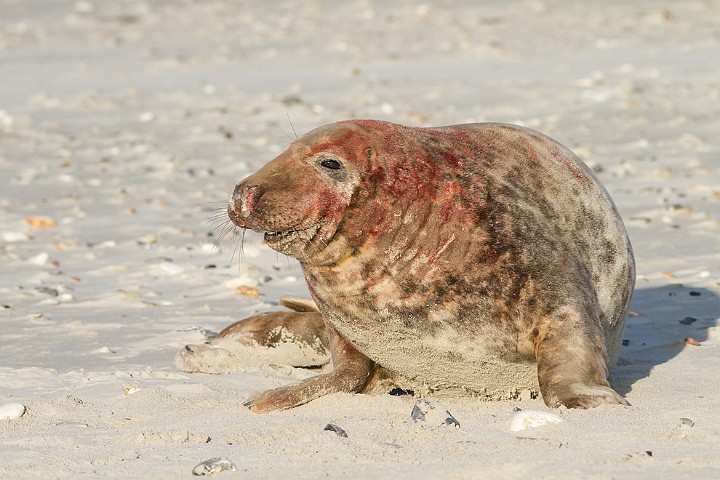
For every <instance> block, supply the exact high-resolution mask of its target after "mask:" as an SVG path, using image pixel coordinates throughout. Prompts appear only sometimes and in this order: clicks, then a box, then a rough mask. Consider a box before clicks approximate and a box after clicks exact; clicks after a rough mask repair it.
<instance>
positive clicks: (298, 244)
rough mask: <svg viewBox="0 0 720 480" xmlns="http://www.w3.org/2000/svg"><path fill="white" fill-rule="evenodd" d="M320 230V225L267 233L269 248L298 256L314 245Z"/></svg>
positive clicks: (266, 239)
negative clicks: (313, 242)
mask: <svg viewBox="0 0 720 480" xmlns="http://www.w3.org/2000/svg"><path fill="white" fill-rule="evenodd" d="M319 230H320V224H316V225H313V226H311V227H308V228H302V229H298V228H290V229H287V230H283V231H281V232H265V236H264V240H265V243H266V244H267V246H268V247H270V248H272V249H273V250H276V251H278V252H280V253H284V254H286V255H290V256H298V255H300V254H301V253H302V252H304V251H305V249H306V248H307V247H308V245H309V244H310V243H312V241H313V239H314V238H315V235H317V233H318V231H319Z"/></svg>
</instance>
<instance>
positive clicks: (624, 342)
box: [622, 339, 630, 347]
mask: <svg viewBox="0 0 720 480" xmlns="http://www.w3.org/2000/svg"><path fill="white" fill-rule="evenodd" d="M622 345H623V347H627V346H628V345H630V340H627V339H625V340H623V341H622Z"/></svg>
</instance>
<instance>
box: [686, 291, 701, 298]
mask: <svg viewBox="0 0 720 480" xmlns="http://www.w3.org/2000/svg"><path fill="white" fill-rule="evenodd" d="M688 293H689V294H690V296H691V297H699V296H700V295H702V292H698V291H697V290H690V291H689V292H688Z"/></svg>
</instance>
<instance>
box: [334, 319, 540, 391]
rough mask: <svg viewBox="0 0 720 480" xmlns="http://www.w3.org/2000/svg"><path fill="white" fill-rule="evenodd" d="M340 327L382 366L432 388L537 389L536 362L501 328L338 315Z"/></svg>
mask: <svg viewBox="0 0 720 480" xmlns="http://www.w3.org/2000/svg"><path fill="white" fill-rule="evenodd" d="M333 320H334V321H331V323H333V325H334V326H335V328H336V329H337V330H338V331H339V332H340V333H341V335H343V337H345V338H346V339H347V340H348V341H349V342H350V343H352V344H353V345H354V346H355V347H357V348H358V349H359V350H360V351H361V352H363V353H364V354H365V355H366V356H367V357H369V358H370V359H372V360H373V361H375V362H376V363H378V364H379V365H381V366H382V367H384V368H386V369H388V370H391V371H393V372H396V373H398V374H400V375H402V376H403V377H405V378H407V379H409V380H410V381H412V382H413V384H414V385H416V386H417V385H419V386H420V388H424V389H425V390H428V391H443V390H449V391H457V390H462V391H463V392H465V393H475V394H476V395H479V396H484V397H488V398H492V399H507V398H516V397H517V396H518V394H519V393H518V392H522V391H523V390H529V391H530V392H537V391H538V389H539V387H538V380H537V366H536V364H535V363H534V361H533V360H532V358H531V357H528V356H526V355H523V354H522V353H520V352H518V351H517V341H516V339H514V338H512V336H511V335H510V334H509V333H508V332H503V331H501V330H500V329H499V328H490V329H486V331H485V332H479V331H475V332H468V331H459V330H458V329H456V328H454V327H453V323H452V322H437V321H436V322H435V324H434V327H433V328H432V329H427V328H422V327H426V326H427V325H422V324H421V325H422V326H420V328H414V329H413V328H408V327H407V326H405V325H400V323H402V320H400V319H387V320H385V321H381V322H377V323H372V322H362V321H358V320H357V319H356V321H348V320H346V319H345V318H334V319H333Z"/></svg>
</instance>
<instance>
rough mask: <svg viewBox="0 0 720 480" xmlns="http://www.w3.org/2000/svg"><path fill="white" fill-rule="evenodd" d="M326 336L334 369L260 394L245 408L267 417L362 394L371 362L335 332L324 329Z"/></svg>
mask: <svg viewBox="0 0 720 480" xmlns="http://www.w3.org/2000/svg"><path fill="white" fill-rule="evenodd" d="M326 334H327V340H328V343H327V346H328V348H329V350H330V353H331V355H332V361H333V366H334V369H333V371H332V372H330V373H326V374H324V375H318V376H316V377H312V378H309V379H307V380H305V381H303V382H301V383H299V384H297V385H290V386H288V387H282V388H277V389H275V390H268V391H266V392H263V393H260V394H258V395H255V396H253V397H252V398H250V400H248V401H247V402H246V403H245V405H246V406H247V407H249V408H250V410H252V411H253V412H255V413H267V412H272V411H276V410H286V409H288V408H293V407H297V406H298V405H303V404H305V403H307V402H309V401H311V400H315V399H316V398H320V397H322V396H324V395H328V394H330V393H337V392H347V393H355V392H359V391H361V390H362V389H363V387H364V386H365V384H366V383H367V381H368V378H370V376H371V374H372V373H373V370H374V368H375V364H374V362H373V361H372V360H370V359H369V358H367V357H366V356H365V355H363V354H362V353H360V352H359V351H358V350H357V349H356V348H355V347H353V346H352V345H351V344H350V343H348V342H347V341H345V339H343V338H342V337H341V336H340V334H338V333H337V331H336V330H335V329H334V328H332V327H330V326H326Z"/></svg>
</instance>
